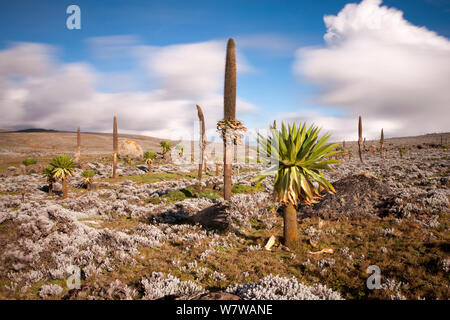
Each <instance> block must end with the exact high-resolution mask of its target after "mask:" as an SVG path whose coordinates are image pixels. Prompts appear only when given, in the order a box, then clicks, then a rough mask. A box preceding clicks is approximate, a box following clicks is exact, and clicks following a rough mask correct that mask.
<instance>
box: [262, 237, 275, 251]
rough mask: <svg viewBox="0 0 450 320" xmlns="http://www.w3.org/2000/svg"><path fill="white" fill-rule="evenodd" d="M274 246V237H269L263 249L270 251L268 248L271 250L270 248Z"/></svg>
mask: <svg viewBox="0 0 450 320" xmlns="http://www.w3.org/2000/svg"><path fill="white" fill-rule="evenodd" d="M274 244H275V236H273V235H272V236H270V238H269V240H268V241H267V243H266V245H265V246H264V248H265V249H266V250H267V251H270V248H272V246H273V245H274Z"/></svg>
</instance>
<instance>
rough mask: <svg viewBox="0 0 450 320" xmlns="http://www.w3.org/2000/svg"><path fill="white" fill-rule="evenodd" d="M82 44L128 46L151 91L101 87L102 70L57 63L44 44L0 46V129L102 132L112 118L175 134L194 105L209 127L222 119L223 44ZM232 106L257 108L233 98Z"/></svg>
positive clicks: (188, 127)
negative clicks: (149, 80) (110, 90)
mask: <svg viewBox="0 0 450 320" xmlns="http://www.w3.org/2000/svg"><path fill="white" fill-rule="evenodd" d="M90 43H91V44H95V46H96V47H95V50H96V51H97V54H100V56H101V48H102V46H106V47H108V48H109V49H107V50H106V51H105V55H106V56H108V57H111V58H114V55H115V54H117V52H120V51H121V50H125V49H124V48H125V47H127V46H128V45H129V47H128V51H129V52H132V54H131V55H130V56H133V57H134V59H136V64H141V65H143V66H145V68H141V70H140V71H141V72H142V73H144V74H146V75H147V77H152V78H153V80H154V85H153V87H152V89H151V90H150V88H149V90H148V91H147V90H146V91H143V90H141V91H138V90H134V91H131V90H128V91H126V90H122V91H119V92H115V93H106V92H101V91H99V90H98V89H97V88H98V85H99V82H101V81H103V80H104V79H105V78H107V77H108V74H104V73H101V72H99V71H96V70H94V69H93V67H91V66H90V65H88V64H86V63H70V64H68V63H61V62H59V61H58V60H57V59H56V58H55V55H54V54H53V52H54V48H52V47H50V46H47V45H43V44H28V43H19V44H15V45H14V46H12V47H10V48H7V49H5V50H2V51H0V110H1V112H2V117H1V118H0V128H11V127H12V128H17V127H21V128H24V127H43V128H53V129H62V130H74V129H75V128H76V126H78V125H80V126H81V128H82V130H83V131H103V132H110V131H111V127H112V117H113V115H117V117H118V123H119V130H120V131H121V132H124V133H140V134H147V135H153V136H158V137H165V138H174V139H178V138H180V137H186V136H187V135H188V134H190V133H191V132H192V123H193V122H194V121H195V120H197V111H196V108H195V105H196V104H199V105H201V106H202V108H203V110H204V113H205V117H206V119H207V125H208V127H209V128H210V129H212V128H214V127H215V123H216V121H217V120H219V119H221V118H222V117H223V94H222V88H223V78H224V69H225V42H224V43H221V42H218V41H210V42H203V43H194V44H184V45H175V46H167V47H148V46H137V45H135V42H133V39H132V38H129V37H125V38H119V39H118V38H110V37H108V38H106V39H98V38H97V39H94V40H92V41H91V42H90ZM116 45H118V48H117V46H116ZM111 47H113V48H111ZM116 49H117V50H116ZM99 50H100V52H99ZM238 67H239V65H238ZM244 70H245V68H244ZM241 71H242V69H241ZM118 79H119V81H120V79H121V77H120V74H119V75H118ZM122 79H127V75H126V74H125V75H124V76H123V78H122ZM237 108H238V110H239V113H246V112H254V111H255V110H256V109H257V107H256V106H254V105H252V104H250V103H248V102H246V101H243V100H242V99H239V98H238V99H237Z"/></svg>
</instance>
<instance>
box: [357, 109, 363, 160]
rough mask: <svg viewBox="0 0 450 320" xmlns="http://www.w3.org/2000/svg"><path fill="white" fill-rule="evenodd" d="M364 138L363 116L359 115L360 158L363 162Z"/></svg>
mask: <svg viewBox="0 0 450 320" xmlns="http://www.w3.org/2000/svg"><path fill="white" fill-rule="evenodd" d="M363 148H364V147H363V139H362V119H361V116H359V122H358V152H359V160H361V162H364V161H363V158H362V151H363Z"/></svg>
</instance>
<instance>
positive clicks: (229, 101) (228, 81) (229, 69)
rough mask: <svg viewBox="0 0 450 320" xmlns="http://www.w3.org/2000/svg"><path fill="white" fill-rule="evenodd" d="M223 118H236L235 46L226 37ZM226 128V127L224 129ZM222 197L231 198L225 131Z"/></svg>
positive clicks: (229, 156)
mask: <svg viewBox="0 0 450 320" xmlns="http://www.w3.org/2000/svg"><path fill="white" fill-rule="evenodd" d="M223 102H224V109H223V110H224V120H225V121H235V120H236V46H235V43H234V40H233V38H230V39H228V43H227V56H226V63H225V86H224V96H223ZM225 130H227V129H225ZM223 147H224V153H223V164H224V165H223V185H224V190H223V197H224V199H225V200H230V198H231V175H232V160H233V159H232V157H233V155H232V152H233V149H232V148H233V146H232V140H231V135H230V134H227V133H226V132H225V135H224V141H223Z"/></svg>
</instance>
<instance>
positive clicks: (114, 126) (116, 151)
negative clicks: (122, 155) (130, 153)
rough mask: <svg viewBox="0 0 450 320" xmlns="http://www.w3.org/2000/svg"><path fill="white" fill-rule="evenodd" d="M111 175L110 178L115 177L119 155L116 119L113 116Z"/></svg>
mask: <svg viewBox="0 0 450 320" xmlns="http://www.w3.org/2000/svg"><path fill="white" fill-rule="evenodd" d="M113 150H114V151H113V174H112V177H113V178H116V177H117V154H118V153H119V138H118V133H117V117H116V116H114V122H113Z"/></svg>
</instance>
